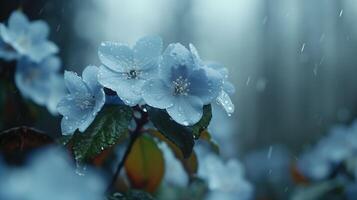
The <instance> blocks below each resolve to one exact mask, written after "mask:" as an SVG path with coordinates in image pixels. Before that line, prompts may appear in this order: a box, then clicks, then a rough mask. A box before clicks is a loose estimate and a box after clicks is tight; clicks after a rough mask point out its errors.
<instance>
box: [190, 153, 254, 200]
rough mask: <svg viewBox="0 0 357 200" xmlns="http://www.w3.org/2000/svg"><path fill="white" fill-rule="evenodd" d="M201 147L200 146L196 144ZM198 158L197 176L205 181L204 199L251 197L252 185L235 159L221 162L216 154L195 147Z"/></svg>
mask: <svg viewBox="0 0 357 200" xmlns="http://www.w3.org/2000/svg"><path fill="white" fill-rule="evenodd" d="M198 147H201V146H198ZM196 150H197V151H196V152H197V154H198V159H199V163H200V164H199V168H198V176H199V177H201V178H203V179H204V180H206V181H207V184H208V188H209V193H208V196H207V198H206V199H227V200H230V199H232V200H234V199H237V197H239V199H242V200H248V199H251V198H252V196H253V187H252V185H251V184H250V183H249V182H248V181H247V180H246V179H245V177H244V168H243V166H242V164H241V163H240V162H239V161H238V160H236V159H230V160H228V161H227V162H223V161H222V160H221V159H220V158H219V157H218V156H217V155H215V154H212V153H207V152H206V151H205V150H202V149H200V148H196Z"/></svg>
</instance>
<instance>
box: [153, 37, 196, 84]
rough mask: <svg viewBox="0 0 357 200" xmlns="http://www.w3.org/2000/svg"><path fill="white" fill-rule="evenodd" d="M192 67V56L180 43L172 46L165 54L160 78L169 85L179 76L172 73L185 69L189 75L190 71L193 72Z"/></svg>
mask: <svg viewBox="0 0 357 200" xmlns="http://www.w3.org/2000/svg"><path fill="white" fill-rule="evenodd" d="M180 66H181V67H180ZM192 66H193V60H192V56H191V53H190V52H189V51H188V50H187V49H186V47H184V46H183V45H182V44H180V43H176V44H170V45H169V46H168V47H167V48H166V50H165V52H164V54H163V58H162V61H161V64H160V68H159V69H160V70H159V71H160V77H161V78H162V79H164V80H165V81H166V82H167V83H169V82H171V81H172V80H174V79H175V77H174V76H177V74H176V72H173V71H172V70H173V69H175V68H179V69H185V70H187V73H188V71H190V70H192ZM180 71H181V70H180ZM185 77H186V75H185Z"/></svg>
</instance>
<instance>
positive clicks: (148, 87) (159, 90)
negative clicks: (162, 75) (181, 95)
mask: <svg viewBox="0 0 357 200" xmlns="http://www.w3.org/2000/svg"><path fill="white" fill-rule="evenodd" d="M173 98H174V97H173V96H172V92H171V88H170V87H168V86H167V85H166V84H165V83H164V82H163V81H162V80H160V79H153V80H150V81H149V82H148V83H147V84H145V86H144V87H143V99H144V100H145V102H146V103H147V104H148V105H149V106H152V107H154V108H160V109H166V108H168V107H171V106H173V101H174V99H173Z"/></svg>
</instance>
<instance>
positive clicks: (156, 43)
mask: <svg viewBox="0 0 357 200" xmlns="http://www.w3.org/2000/svg"><path fill="white" fill-rule="evenodd" d="M162 46H163V44H162V39H161V38H160V37H158V36H148V37H144V38H141V39H140V40H138V41H137V42H136V44H135V46H134V48H133V50H134V59H135V63H136V65H137V66H138V67H139V68H140V69H142V70H143V69H148V68H157V67H158V65H159V58H160V55H161V51H162Z"/></svg>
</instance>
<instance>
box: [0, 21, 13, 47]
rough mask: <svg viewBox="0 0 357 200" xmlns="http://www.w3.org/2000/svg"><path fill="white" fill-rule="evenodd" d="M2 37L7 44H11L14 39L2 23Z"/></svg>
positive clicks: (0, 26)
mask: <svg viewBox="0 0 357 200" xmlns="http://www.w3.org/2000/svg"><path fill="white" fill-rule="evenodd" d="M0 36H1V39H2V40H3V41H4V42H5V43H7V44H9V43H10V42H11V39H12V37H11V36H10V33H9V29H8V28H7V27H6V26H5V25H4V24H2V23H0Z"/></svg>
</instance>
